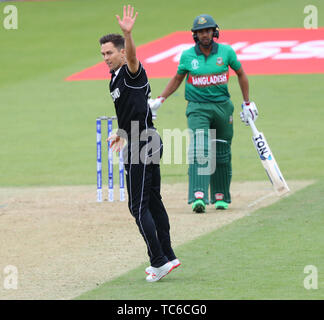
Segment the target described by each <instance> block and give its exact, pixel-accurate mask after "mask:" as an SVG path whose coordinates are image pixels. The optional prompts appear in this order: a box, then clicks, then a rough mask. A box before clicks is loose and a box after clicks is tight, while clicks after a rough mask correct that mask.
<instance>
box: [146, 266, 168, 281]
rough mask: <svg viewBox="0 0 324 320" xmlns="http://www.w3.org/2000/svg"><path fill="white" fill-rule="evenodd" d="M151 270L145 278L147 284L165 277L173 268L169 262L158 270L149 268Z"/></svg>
mask: <svg viewBox="0 0 324 320" xmlns="http://www.w3.org/2000/svg"><path fill="white" fill-rule="evenodd" d="M151 268H152V273H150V274H149V275H148V276H147V277H146V281H148V282H155V281H159V280H160V279H162V278H163V277H164V276H166V275H167V274H168V273H169V272H171V271H172V269H173V268H174V266H173V264H172V263H171V262H167V263H166V264H164V265H163V266H161V267H160V268H154V267H151Z"/></svg>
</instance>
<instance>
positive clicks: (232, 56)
mask: <svg viewBox="0 0 324 320" xmlns="http://www.w3.org/2000/svg"><path fill="white" fill-rule="evenodd" d="M228 64H229V65H230V67H231V68H232V69H233V70H235V71H236V70H238V69H240V68H241V66H242V65H241V62H240V61H238V60H237V55H236V53H235V51H234V50H233V48H232V47H229V59H228Z"/></svg>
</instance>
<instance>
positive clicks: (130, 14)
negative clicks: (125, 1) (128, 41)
mask: <svg viewBox="0 0 324 320" xmlns="http://www.w3.org/2000/svg"><path fill="white" fill-rule="evenodd" d="M137 15H138V12H136V13H135V15H134V7H132V6H131V5H128V7H127V12H126V6H124V16H123V20H121V19H120V16H119V15H116V18H117V20H118V23H119V26H120V28H121V30H122V31H123V32H124V33H129V32H131V31H132V29H133V26H134V23H135V20H136V17H137Z"/></svg>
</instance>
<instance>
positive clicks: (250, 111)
mask: <svg viewBox="0 0 324 320" xmlns="http://www.w3.org/2000/svg"><path fill="white" fill-rule="evenodd" d="M242 110H243V111H242V112H240V118H241V120H242V122H244V123H245V125H247V126H249V119H252V120H253V121H254V122H255V121H256V119H257V118H258V115H259V112H258V109H257V107H256V105H255V103H254V102H253V101H251V102H245V101H244V102H243V103H242Z"/></svg>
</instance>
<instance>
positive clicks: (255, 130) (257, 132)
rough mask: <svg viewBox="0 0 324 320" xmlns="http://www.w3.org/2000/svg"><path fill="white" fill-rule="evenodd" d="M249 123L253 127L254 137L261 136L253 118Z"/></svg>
mask: <svg viewBox="0 0 324 320" xmlns="http://www.w3.org/2000/svg"><path fill="white" fill-rule="evenodd" d="M248 121H249V125H250V127H251V130H252V132H253V135H254V136H258V135H259V131H258V129H257V127H256V126H255V123H254V121H253V120H252V119H251V118H249V119H248Z"/></svg>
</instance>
